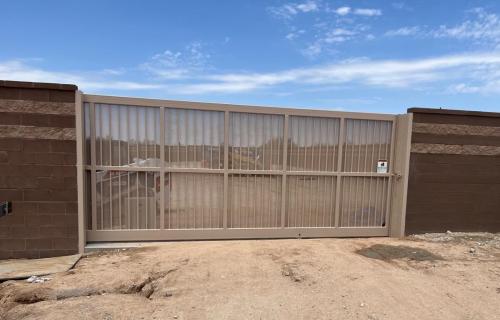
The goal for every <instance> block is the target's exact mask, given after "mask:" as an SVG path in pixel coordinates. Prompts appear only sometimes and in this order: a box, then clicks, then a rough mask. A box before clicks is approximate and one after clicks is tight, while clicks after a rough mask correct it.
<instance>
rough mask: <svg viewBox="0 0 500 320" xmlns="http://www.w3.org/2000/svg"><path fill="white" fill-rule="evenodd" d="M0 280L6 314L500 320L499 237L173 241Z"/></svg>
mask: <svg viewBox="0 0 500 320" xmlns="http://www.w3.org/2000/svg"><path fill="white" fill-rule="evenodd" d="M51 277H52V280H51V281H48V282H45V283H40V284H34V283H27V282H26V281H8V282H4V283H2V284H0V319H64V320H68V319H372V320H374V319H398V320H399V319H463V320H465V319H471V320H472V319H500V235H489V234H476V235H473V234H437V235H426V236H418V237H411V238H409V239H408V240H395V239H389V238H370V239H309V240H308V239H302V240H298V239H294V240H258V241H207V242H171V243H163V244H159V245H153V246H148V247H143V248H138V249H127V250H115V251H108V252H99V253H93V254H89V255H87V256H85V257H84V258H83V259H82V260H80V262H79V263H78V264H77V265H76V267H75V268H74V269H73V270H70V271H68V272H65V273H59V274H54V275H52V276H51Z"/></svg>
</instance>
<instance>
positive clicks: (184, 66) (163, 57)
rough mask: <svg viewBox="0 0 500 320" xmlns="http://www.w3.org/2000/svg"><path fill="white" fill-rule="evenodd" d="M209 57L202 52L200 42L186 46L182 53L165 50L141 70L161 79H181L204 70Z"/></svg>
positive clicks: (143, 65) (152, 58)
mask: <svg viewBox="0 0 500 320" xmlns="http://www.w3.org/2000/svg"><path fill="white" fill-rule="evenodd" d="M209 59H210V55H209V54H207V53H204V52H203V46H202V44H201V43H200V42H192V43H190V44H188V45H187V46H186V47H185V48H184V49H183V51H175V52H173V51H170V50H165V51H164V52H162V53H158V54H155V55H154V56H153V57H151V59H150V60H149V61H148V62H146V63H143V64H142V65H141V68H142V69H144V70H146V71H148V72H149V73H151V74H152V75H153V76H155V77H158V78H161V79H182V78H186V77H188V76H189V75H190V74H193V73H196V72H200V71H202V70H204V69H205V68H206V67H207V65H208V60H209Z"/></svg>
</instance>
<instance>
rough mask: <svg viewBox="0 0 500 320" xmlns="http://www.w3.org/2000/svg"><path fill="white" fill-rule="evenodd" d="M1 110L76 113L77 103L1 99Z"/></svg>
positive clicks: (58, 113) (57, 113)
mask: <svg viewBox="0 0 500 320" xmlns="http://www.w3.org/2000/svg"><path fill="white" fill-rule="evenodd" d="M0 112H18V113H36V114H56V115H74V114H75V104H74V103H72V102H47V101H33V100H12V99H0Z"/></svg>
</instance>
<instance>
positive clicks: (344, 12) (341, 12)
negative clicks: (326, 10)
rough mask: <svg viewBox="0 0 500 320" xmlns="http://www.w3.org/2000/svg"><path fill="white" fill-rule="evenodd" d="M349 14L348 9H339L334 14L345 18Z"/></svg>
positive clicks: (349, 10) (349, 9)
mask: <svg viewBox="0 0 500 320" xmlns="http://www.w3.org/2000/svg"><path fill="white" fill-rule="evenodd" d="M350 12H351V8H350V7H340V8H337V9H336V10H335V13H336V14H338V15H341V16H345V15H347V14H349V13H350Z"/></svg>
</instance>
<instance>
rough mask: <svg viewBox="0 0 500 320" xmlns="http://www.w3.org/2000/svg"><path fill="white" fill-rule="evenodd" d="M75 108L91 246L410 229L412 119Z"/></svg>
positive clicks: (178, 106)
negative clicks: (407, 211)
mask: <svg viewBox="0 0 500 320" xmlns="http://www.w3.org/2000/svg"><path fill="white" fill-rule="evenodd" d="M77 101H81V103H82V107H81V108H78V110H79V111H80V112H81V113H82V114H81V118H82V125H81V128H82V129H81V131H82V132H81V133H80V139H81V145H82V149H83V152H81V154H82V159H80V160H81V162H82V164H83V165H82V168H83V170H84V172H85V174H84V179H83V180H84V181H85V183H84V188H82V189H84V190H83V193H84V198H85V203H86V207H85V209H84V211H85V223H84V224H85V226H86V229H87V230H86V233H85V234H86V241H89V242H91V241H127V240H128V241H130V240H137V241H138V240H180V239H227V238H279V237H337V236H339V237H340V236H342V237H344V236H388V235H395V236H398V235H401V234H402V232H403V230H404V211H405V202H406V183H407V166H408V157H409V149H408V145H409V135H408V131H409V128H410V124H411V116H410V115H401V116H396V115H382V114H364V113H349V112H333V111H319V110H301V109H283V108H270V107H249V106H235V105H223V104H208V103H192V102H182V101H166V100H153V99H137V98H119V97H109V96H95V95H84V94H82V95H81V96H80V98H79V99H77ZM78 110H77V111H78ZM378 161H386V162H387V163H388V171H387V172H383V168H382V167H381V168H380V170H382V172H377V162H378ZM382 165H383V163H382Z"/></svg>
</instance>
